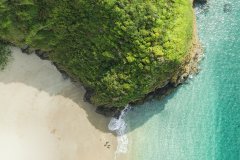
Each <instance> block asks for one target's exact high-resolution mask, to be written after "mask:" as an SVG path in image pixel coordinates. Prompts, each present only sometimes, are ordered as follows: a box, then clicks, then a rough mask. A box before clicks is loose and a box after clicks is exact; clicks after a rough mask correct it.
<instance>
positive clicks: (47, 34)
mask: <svg viewBox="0 0 240 160" xmlns="http://www.w3.org/2000/svg"><path fill="white" fill-rule="evenodd" d="M0 19H1V20H0V38H1V39H3V40H6V41H9V42H12V43H15V44H17V45H19V46H23V45H25V44H27V45H29V46H31V47H32V48H35V49H41V50H44V51H48V52H49V56H50V59H51V60H52V61H54V62H56V63H57V64H58V65H60V66H61V67H62V68H64V70H66V71H67V72H68V73H70V74H71V75H72V76H74V77H75V78H77V79H79V80H80V81H81V82H82V83H83V85H84V86H85V87H87V88H88V89H90V90H91V91H92V92H93V95H92V96H91V102H92V103H93V104H95V105H105V106H114V107H121V106H124V105H126V104H127V103H128V102H130V101H135V100H138V99H140V98H142V97H144V96H145V95H146V94H147V93H149V92H151V91H153V90H155V89H156V88H158V87H161V86H162V85H163V83H164V82H165V81H166V80H167V79H169V77H170V76H172V74H173V73H174V72H175V71H176V70H177V69H178V67H179V66H180V65H181V63H182V61H183V60H184V58H185V56H186V55H187V54H188V52H189V48H190V46H191V40H192V32H193V13H192V8H191V2H190V1H189V0H71V1H69V0H2V1H1V2H0Z"/></svg>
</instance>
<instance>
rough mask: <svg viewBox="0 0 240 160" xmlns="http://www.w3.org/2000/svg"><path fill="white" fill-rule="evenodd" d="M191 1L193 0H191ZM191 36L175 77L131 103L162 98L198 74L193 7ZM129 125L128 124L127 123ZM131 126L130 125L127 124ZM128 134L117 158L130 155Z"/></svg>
mask: <svg viewBox="0 0 240 160" xmlns="http://www.w3.org/2000/svg"><path fill="white" fill-rule="evenodd" d="M192 2H193V1H192ZM193 16H194V17H193V38H192V43H191V47H190V49H189V54H188V55H187V56H186V58H185V62H184V63H183V65H182V67H181V69H180V70H179V72H177V73H175V77H174V76H173V78H172V79H171V80H170V81H169V82H168V84H166V86H164V87H162V88H159V89H157V90H156V91H154V92H152V93H150V94H149V95H147V96H146V97H145V99H143V100H141V101H139V102H136V103H132V105H138V104H143V103H144V102H146V101H148V100H151V99H153V98H156V99H163V98H164V97H166V96H167V95H169V94H171V93H172V92H173V91H174V90H175V89H177V86H179V85H181V84H183V83H184V82H185V81H186V80H187V79H188V78H189V77H190V76H192V75H194V74H198V72H199V63H200V61H201V59H202V57H203V49H202V46H201V43H200V41H199V38H198V31H197V22H196V14H195V11H194V9H193ZM128 125H129V124H128ZM129 127H130V128H131V126H129ZM127 136H128V152H127V153H123V154H119V155H118V156H117V160H126V159H131V158H132V156H131V155H130V154H129V153H131V147H130V146H131V144H132V138H131V137H132V134H127Z"/></svg>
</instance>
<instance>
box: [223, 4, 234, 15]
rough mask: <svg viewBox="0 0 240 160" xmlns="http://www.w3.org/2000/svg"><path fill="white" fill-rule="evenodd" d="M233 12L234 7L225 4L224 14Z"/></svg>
mask: <svg viewBox="0 0 240 160" xmlns="http://www.w3.org/2000/svg"><path fill="white" fill-rule="evenodd" d="M231 11H232V5H231V4H229V3H226V4H224V6H223V12H224V13H228V12H231Z"/></svg>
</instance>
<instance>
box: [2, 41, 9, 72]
mask: <svg viewBox="0 0 240 160" xmlns="http://www.w3.org/2000/svg"><path fill="white" fill-rule="evenodd" d="M9 56H10V50H9V48H8V47H7V45H6V44H4V43H3V42H0V70H2V69H3V68H4V67H5V65H6V64H7V61H8V58H9Z"/></svg>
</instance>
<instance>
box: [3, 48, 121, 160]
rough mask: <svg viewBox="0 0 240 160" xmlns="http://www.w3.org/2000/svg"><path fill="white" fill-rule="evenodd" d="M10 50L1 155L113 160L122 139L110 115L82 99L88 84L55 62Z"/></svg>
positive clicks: (17, 159) (25, 159)
mask: <svg viewBox="0 0 240 160" xmlns="http://www.w3.org/2000/svg"><path fill="white" fill-rule="evenodd" d="M11 51H12V57H11V58H10V61H9V63H8V65H7V66H6V68H5V69H4V70H3V71H0V97H1V98H0V103H1V105H0V111H1V112H0V113H1V118H0V131H1V133H0V137H1V138H0V139H1V140H4V141H3V143H1V144H0V148H1V150H2V151H3V153H4V154H1V155H0V159H6V160H32V159H35V160H42V159H45V160H61V159H62V160H66V159H71V160H79V159H84V160H113V159H114V156H115V151H116V147H117V142H116V137H115V135H113V134H112V133H110V132H109V131H108V128H107V125H108V122H109V119H108V118H106V117H104V116H102V115H99V114H97V113H96V112H95V107H94V106H92V105H91V104H89V103H87V102H85V101H84V100H83V96H84V94H85V90H84V88H83V87H82V86H80V85H78V84H74V83H73V82H72V81H71V80H70V79H69V78H67V79H66V78H64V77H63V76H62V74H61V73H60V72H59V71H58V70H57V69H56V67H55V66H54V65H53V64H52V63H51V62H50V61H47V60H41V59H40V58H39V57H38V56H37V55H35V54H30V55H27V54H23V53H22V52H21V50H20V49H19V48H16V47H11ZM6 146H7V147H6ZM12 152H16V153H15V154H12Z"/></svg>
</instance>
